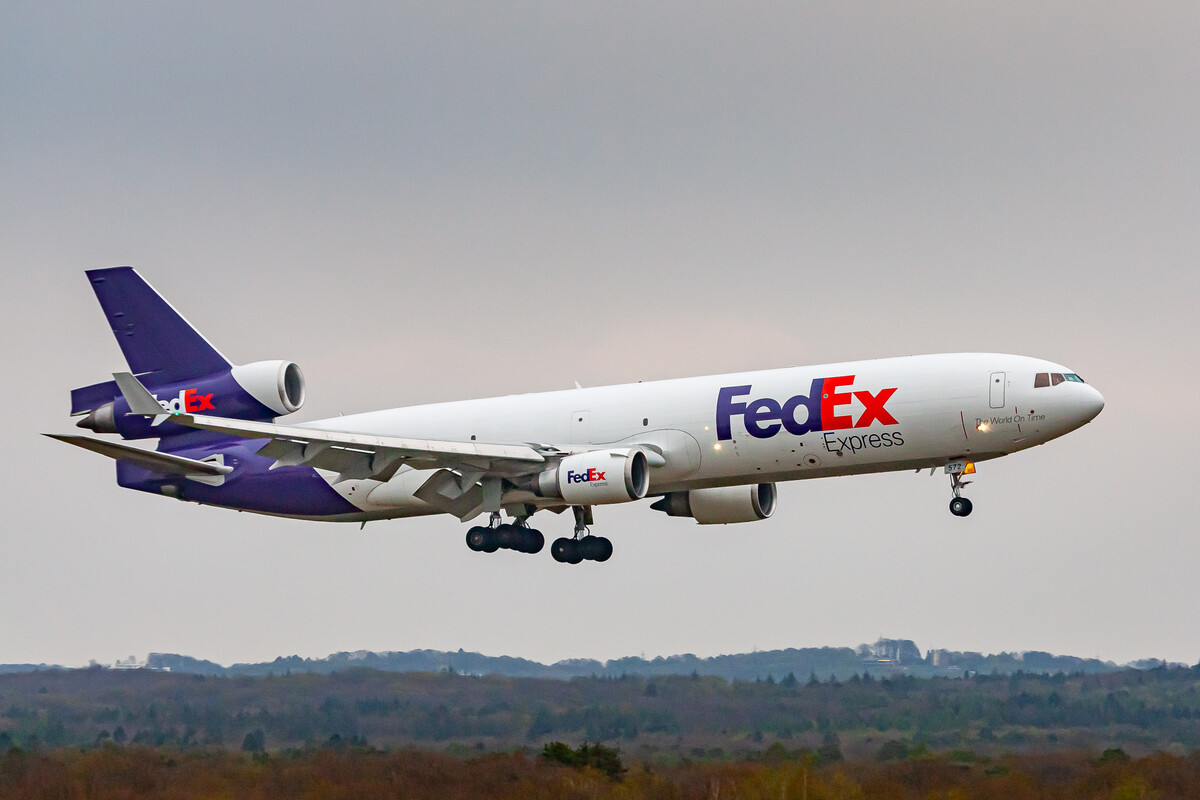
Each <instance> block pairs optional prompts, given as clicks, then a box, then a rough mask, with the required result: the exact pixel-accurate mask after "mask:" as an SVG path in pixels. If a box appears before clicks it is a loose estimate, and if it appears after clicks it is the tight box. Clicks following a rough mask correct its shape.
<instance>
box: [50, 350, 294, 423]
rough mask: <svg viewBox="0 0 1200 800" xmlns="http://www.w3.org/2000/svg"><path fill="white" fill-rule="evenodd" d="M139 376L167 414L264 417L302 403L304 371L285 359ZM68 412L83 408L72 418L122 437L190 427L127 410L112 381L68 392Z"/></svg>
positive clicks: (266, 419) (126, 405)
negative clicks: (202, 372) (175, 375)
mask: <svg viewBox="0 0 1200 800" xmlns="http://www.w3.org/2000/svg"><path fill="white" fill-rule="evenodd" d="M139 380H140V381H141V383H142V384H143V385H144V386H145V387H146V389H147V390H148V391H149V392H150V393H151V394H152V395H153V396H154V399H155V400H156V401H158V404H159V405H160V406H162V407H163V411H164V412H166V413H168V414H202V415H207V416H214V417H223V418H225V419H244V420H258V421H269V420H273V419H275V418H276V417H279V416H283V415H285V414H290V413H292V412H293V411H296V410H298V409H299V408H300V407H301V406H302V405H303V404H304V374H303V373H302V372H301V371H300V367H298V366H296V365H295V364H294V363H292V362H290V361H256V362H254V363H252V364H245V365H242V366H230V368H229V369H227V370H224V371H222V372H218V373H216V374H214V375H207V376H202V377H197V378H190V379H188V380H183V381H178V380H176V381H167V382H164V381H163V380H162V378H161V377H160V376H158V375H156V374H155V373H148V374H145V375H141V376H139ZM71 413H72V414H86V416H85V417H84V418H83V419H81V420H79V422H77V423H76V425H78V426H79V427H81V428H88V429H90V430H93V431H96V432H97V433H119V434H120V435H121V436H122V437H123V438H125V439H146V438H151V437H165V436H172V435H175V434H179V433H184V432H186V431H188V430H190V429H189V428H185V427H182V426H179V425H174V424H171V423H170V422H165V423H163V424H161V425H159V424H155V422H154V421H153V420H150V419H147V418H146V417H141V416H129V403H128V402H127V401H126V400H125V398H124V397H123V396H122V395H121V390H120V389H119V388H118V387H117V384H116V382H115V381H105V382H104V383H98V384H95V385H94V386H86V387H84V388H82V389H76V390H74V391H73V392H71Z"/></svg>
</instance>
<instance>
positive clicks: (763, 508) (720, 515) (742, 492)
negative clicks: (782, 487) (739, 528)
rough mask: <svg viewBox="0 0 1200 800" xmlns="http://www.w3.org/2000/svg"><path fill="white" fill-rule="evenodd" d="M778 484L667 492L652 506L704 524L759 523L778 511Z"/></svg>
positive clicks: (669, 513)
mask: <svg viewBox="0 0 1200 800" xmlns="http://www.w3.org/2000/svg"><path fill="white" fill-rule="evenodd" d="M775 500H776V492H775V484H773V483H754V484H750V485H749V486H720V487H717V488H714V489H692V490H691V491H688V492H668V493H667V494H665V495H663V497H662V499H661V500H659V501H657V502H656V503H654V504H653V505H652V506H650V507H651V508H653V509H654V510H655V511H662V512H664V513H666V514H667V516H670V517H691V518H692V519H694V520H696V522H699V523H700V524H701V525H725V524H727V523H731V522H757V521H758V520H760V519H766V518H767V517H769V516H771V515H772V514H774V513H775Z"/></svg>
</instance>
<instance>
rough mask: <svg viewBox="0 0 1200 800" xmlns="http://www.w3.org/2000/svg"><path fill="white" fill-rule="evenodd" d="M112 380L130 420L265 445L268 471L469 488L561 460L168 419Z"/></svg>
mask: <svg viewBox="0 0 1200 800" xmlns="http://www.w3.org/2000/svg"><path fill="white" fill-rule="evenodd" d="M113 378H114V379H115V380H116V382H117V386H118V387H120V389H121V393H122V394H123V395H124V396H125V400H126V402H128V403H129V409H130V413H132V414H138V415H141V416H148V417H164V418H169V419H170V420H171V422H174V423H177V424H179V425H186V426H188V427H190V428H199V429H201V430H206V431H214V432H217V433H225V434H229V435H231V436H239V437H241V438H243V439H270V441H269V442H268V443H267V444H266V445H265V446H264V447H263V448H262V449H261V450H259V451H258V452H259V455H263V456H267V457H268V458H274V459H275V464H274V465H272V469H273V468H274V467H282V466H299V465H305V466H311V467H316V468H318V469H326V470H330V471H334V472H337V473H338V480H351V479H364V478H371V479H374V480H379V481H387V480H390V479H391V477H392V476H393V475H394V474H395V473H396V470H398V469H399V468H400V467H401V466H403V465H405V464H408V465H410V466H412V467H414V468H415V469H438V468H446V469H452V470H455V471H457V472H459V473H460V474H461V475H462V476H463V478H464V479H465V478H467V477H468V476H470V478H471V480H470V484H474V483H475V481H477V480H478V479H479V478H481V477H483V476H484V475H488V476H497V477H518V476H521V475H530V474H532V473H535V472H540V471H541V470H542V469H544V468H545V466H546V461H547V459H548V458H552V457H555V456H561V455H565V454H564V453H562V452H561V451H559V450H557V449H556V448H553V447H539V448H534V447H532V446H530V445H513V444H487V443H484V442H450V441H439V440H435V439H408V438H402V437H397V436H371V435H367V434H361V433H347V432H341V431H324V430H317V429H314V428H302V427H299V426H295V425H275V424H273V423H269V422H251V421H247V420H237V419H225V418H224V417H206V416H202V415H198V414H183V413H171V412H167V411H165V410H164V409H163V407H162V406H161V405H159V403H158V401H157V400H155V399H154V397H153V396H152V395H151V394H150V392H148V391H147V390H146V387H144V386H142V384H141V383H140V382H139V381H138V379H137V378H135V377H134V376H133V375H132V374H130V373H128V372H119V373H114V374H113Z"/></svg>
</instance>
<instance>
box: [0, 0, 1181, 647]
mask: <svg viewBox="0 0 1200 800" xmlns="http://www.w3.org/2000/svg"><path fill="white" fill-rule="evenodd" d="M1198 41H1200V6H1197V5H1196V4H1194V3H1155V4H1150V5H1146V4H1129V3H1104V2H1074V3H1057V4H1047V3H1041V2H1038V3H1033V2H1009V3H1002V4H995V5H994V6H992V7H989V6H987V5H986V4H977V3H971V4H964V3H875V4H855V3H843V2H830V3H821V4H814V3H775V4H771V3H767V4H761V3H737V4H732V3H691V4H675V3H672V4H664V5H658V6H654V7H649V8H648V7H647V4H645V3H640V2H639V3H603V4H573V3H544V4H507V5H506V4H494V3H480V4H454V3H430V4H422V5H409V4H400V3H385V4H348V3H338V4H323V3H296V2H288V3H256V4H253V6H252V7H249V8H248V7H246V4H241V3H225V4H221V3H202V4H201V3H196V4H184V3H170V4H161V3H111V4H78V3H44V2H38V3H4V4H0V187H2V188H3V191H2V192H0V268H2V274H3V291H2V292H0V312H2V313H0V320H2V323H0V324H3V326H4V327H3V331H4V332H3V342H2V346H3V351H2V357H3V364H4V367H5V369H4V374H5V378H4V388H5V391H4V397H5V402H4V406H3V408H4V413H3V414H2V415H0V431H2V433H3V440H4V442H5V443H6V445H7V457H6V458H5V459H3V461H2V463H0V498H2V504H3V509H4V510H3V511H2V512H0V514H2V516H0V529H2V530H0V608H2V609H3V611H2V612H0V662H21V661H33V662H50V663H64V664H82V663H85V662H86V661H87V660H88V659H89V658H95V659H98V660H100V661H112V660H114V659H116V658H118V657H124V656H127V655H129V654H130V653H135V654H138V655H144V654H145V653H146V652H148V651H152V650H153V651H168V652H181V653H187V654H190V655H195V656H198V657H204V658H211V659H214V660H217V661H221V662H225V663H228V662H232V661H247V660H261V659H270V658H274V657H275V656H277V655H287V654H291V653H298V654H300V655H304V656H323V655H325V654H327V653H330V652H334V651H338V650H354V649H360V648H366V649H374V650H409V649H414V648H426V647H428V648H438V649H457V648H459V647H462V648H465V649H468V650H479V651H482V652H485V653H491V654H511V655H520V656H526V657H530V658H535V659H540V660H557V659H561V658H568V657H598V658H611V657H616V656H622V655H629V654H638V653H642V652H644V653H646V654H647V655H650V656H652V655H658V654H663V655H666V654H671V653H681V652H693V653H697V654H699V655H714V654H718V653H728V652H737V651H745V650H750V649H752V648H755V647H757V648H759V649H769V648H778V647H789V646H796V647H799V646H815V645H825V644H834V645H853V644H857V643H859V642H862V641H871V640H874V639H875V638H876V637H877V636H880V635H885V636H894V637H910V638H913V639H915V640H916V641H917V643H918V644H919V645H921V646H922V647H924V648H930V647H946V648H951V649H970V650H982V651H989V652H994V651H999V650H1030V649H1038V650H1049V651H1053V652H1058V653H1070V654H1073V655H1080V656H1099V657H1101V658H1108V659H1113V660H1117V661H1125V660H1129V659H1134V658H1139V657H1149V656H1155V657H1164V658H1169V659H1175V660H1181V661H1187V662H1189V663H1194V662H1196V661H1197V660H1200V625H1198V624H1197V622H1196V621H1197V619H1200V581H1198V580H1197V569H1198V565H1200V536H1198V535H1200V525H1198V524H1197V514H1196V506H1195V504H1194V501H1193V497H1194V495H1195V492H1196V489H1195V487H1196V486H1197V484H1198V483H1200V467H1197V458H1196V456H1197V451H1198V449H1200V435H1198V433H1197V429H1198V426H1197V425H1196V424H1195V423H1194V422H1193V421H1192V420H1193V419H1194V417H1195V415H1196V412H1195V407H1196V403H1197V398H1198V397H1200V380H1198V379H1197V364H1198V363H1200V346H1198V339H1200V337H1198V333H1200V324H1198V322H1197V307H1196V306H1197V299H1198V298H1200V278H1198V277H1197V270H1196V266H1197V264H1198V263H1200V225H1198V222H1200V219H1198V216H1200V215H1198V212H1200V144H1198V143H1200V104H1198V102H1197V100H1198V98H1200V48H1198V47H1197V46H1196V43H1197V42H1198ZM121 264H132V265H134V266H136V267H137V268H138V269H139V270H140V271H141V272H142V274H143V275H145V276H146V277H147V278H148V279H149V280H150V281H151V282H152V283H153V284H155V286H156V287H157V288H158V289H159V290H161V291H162V292H163V293H165V294H166V295H167V297H168V298H169V299H171V300H172V302H174V303H175V305H176V306H177V307H179V308H180V309H181V310H182V311H183V313H184V314H186V315H187V316H188V317H189V319H191V321H192V322H194V323H196V324H197V325H198V326H199V327H200V328H201V329H202V330H203V331H204V332H205V333H206V334H207V335H208V337H209V338H210V339H211V340H212V341H213V342H214V343H215V344H216V345H217V346H218V347H219V348H220V349H222V350H223V351H224V352H225V353H226V354H227V355H228V356H229V357H230V358H232V359H233V360H235V361H239V362H247V361H254V360H258V359H268V358H287V359H292V360H295V361H296V362H298V363H299V364H300V365H301V367H302V368H303V369H304V371H305V373H306V375H307V378H308V381H309V384H308V385H309V400H308V405H307V406H306V407H305V408H304V409H303V410H302V411H301V412H299V413H298V414H297V415H295V419H296V420H302V419H315V418H318V417H321V416H330V415H334V414H336V413H338V412H339V411H342V412H352V411H361V410H369V409H374V408H383V407H389V406H396V405H407V404H412V403H420V402H430V401H438V400H451V399H460V398H466V397H482V396H489V395H495V394H506V393H512V392H521V391H536V390H549V389H558V388H565V387H569V386H570V385H572V381H574V380H579V381H580V382H581V383H583V384H585V385H597V384H601V383H608V382H625V381H631V380H639V379H653V378H663V377H673V376H685V375H697V374H705V373H715V372H724V371H731V370H741V369H751V368H766V367H775V366H785V365H791V364H803V363H822V362H828V361H836V360H842V359H850V358H868V357H876V356H887V355H902V354H908V353H923V352H939V351H957V350H998V351H1004V352H1014V353H1022V354H1026V355H1033V356H1040V357H1045V358H1049V359H1054V360H1057V361H1060V362H1062V363H1065V364H1068V365H1070V366H1071V367H1072V368H1073V369H1075V370H1077V371H1078V372H1080V373H1081V374H1082V375H1083V376H1084V377H1085V378H1086V379H1088V380H1089V381H1090V382H1092V383H1094V384H1095V385H1096V386H1097V387H1098V388H1099V389H1100V390H1101V391H1102V392H1103V393H1104V395H1105V397H1106V399H1107V403H1108V405H1107V408H1106V409H1105V411H1104V413H1103V414H1102V415H1101V416H1100V417H1099V418H1098V419H1097V420H1096V422H1095V423H1093V424H1092V425H1089V426H1087V427H1086V428H1084V429H1083V430H1081V431H1078V432H1076V433H1074V434H1072V435H1070V436H1068V437H1066V438H1065V439H1062V440H1059V441H1057V442H1054V443H1052V444H1050V445H1049V446H1046V447H1042V448H1037V449H1035V450H1034V451H1031V452H1026V453H1021V454H1017V455H1014V456H1012V457H1010V458H1006V459H1002V460H1000V461H995V462H988V463H985V464H982V465H981V466H980V470H979V475H978V481H977V482H976V484H975V485H974V486H972V487H971V490H970V497H971V498H972V499H973V500H974V502H975V513H974V515H973V516H971V517H970V518H969V519H966V520H962V519H956V518H954V517H952V516H951V515H950V514H949V512H948V511H947V510H946V503H947V501H948V499H949V489H948V482H947V480H946V479H945V476H943V475H937V476H936V477H933V478H930V477H928V475H921V476H916V475H913V474H911V473H900V474H891V475H882V476H869V477H858V478H837V479H829V480H822V481H810V482H802V483H790V484H785V485H782V486H781V487H780V506H779V510H778V511H777V513H776V514H775V516H774V517H773V518H772V519H770V520H768V521H766V522H762V523H758V524H753V525H743V526H729V527H705V528H701V527H698V526H696V525H694V524H692V523H691V522H690V521H688V520H679V519H669V518H666V517H664V516H662V515H660V514H658V513H656V512H652V511H650V510H649V508H648V503H645V502H643V503H638V504H634V505H631V506H623V507H611V508H603V509H598V511H597V530H598V532H602V533H603V534H604V535H607V536H609V537H610V538H611V539H612V540H613V542H614V545H615V548H616V553H615V555H614V557H613V559H612V560H611V561H610V562H608V563H607V564H604V565H595V564H591V565H581V566H579V567H574V568H572V567H568V566H564V565H560V564H556V563H555V562H554V561H552V560H551V559H550V557H549V556H548V555H545V554H544V553H543V554H542V555H540V556H538V557H528V556H521V555H517V554H513V553H498V554H495V555H493V556H490V557H489V556H483V555H480V554H477V553H471V552H470V551H468V550H467V548H466V546H465V545H464V544H463V539H462V535H463V526H461V525H460V524H459V523H457V521H456V520H454V519H452V518H449V517H439V518H432V519H419V520H407V521H405V520H397V521H391V522H381V523H372V524H370V525H368V526H367V528H366V530H365V531H362V532H360V531H359V530H358V527H357V526H338V525H332V524H320V523H308V522H295V521H287V520H277V519H270V518H266V517H258V516H253V515H248V514H236V513H232V512H227V511H221V510H217V509H211V508H201V507H197V506H194V505H189V504H182V503H177V502H174V501H171V500H167V499H165V498H156V497H152V496H148V495H145V494H139V493H133V492H127V491H123V490H120V489H118V488H117V487H116V485H115V483H114V474H113V472H114V471H113V466H112V464H111V462H109V461H108V460H107V459H104V458H101V457H98V456H95V455H93V454H90V453H85V452H83V451H76V450H73V449H71V448H68V447H65V446H63V445H61V444H58V443H56V442H53V441H50V440H48V439H44V438H42V437H39V436H37V435H36V434H37V433H39V432H42V431H46V432H69V431H73V430H74V429H73V428H72V427H71V422H72V421H71V420H70V419H69V418H68V417H67V410H68V407H69V406H68V391H69V390H70V389H71V388H73V387H76V386H82V385H85V384H89V383H93V382H96V381H99V380H103V379H105V378H106V377H108V374H109V373H111V372H112V371H114V370H118V369H123V368H124V363H123V361H122V360H121V357H120V353H119V351H118V349H117V347H116V344H115V342H114V341H113V339H112V337H111V335H110V333H109V331H108V329H107V327H106V325H105V321H104V318H103V316H102V314H101V312H100V310H99V307H98V306H97V304H96V302H95V299H94V297H93V295H92V293H91V291H90V288H89V286H88V284H87V281H86V280H85V279H84V276H83V272H82V271H83V270H84V269H85V268H89V267H99V266H114V265H121ZM540 527H542V529H543V530H544V531H546V533H547V534H548V536H558V535H563V534H565V533H566V532H567V531H568V530H569V521H568V520H567V519H565V518H562V517H552V518H550V519H547V520H544V521H542V522H541V525H540Z"/></svg>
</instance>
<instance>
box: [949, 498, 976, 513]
mask: <svg viewBox="0 0 1200 800" xmlns="http://www.w3.org/2000/svg"><path fill="white" fill-rule="evenodd" d="M971 508H972V506H971V501H970V500H968V499H967V498H965V497H956V498H954V499H953V500H951V501H950V513H951V514H953V515H954V516H956V517H965V516H967V515H968V514H970V513H971Z"/></svg>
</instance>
